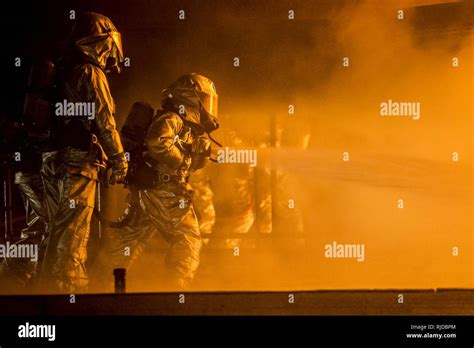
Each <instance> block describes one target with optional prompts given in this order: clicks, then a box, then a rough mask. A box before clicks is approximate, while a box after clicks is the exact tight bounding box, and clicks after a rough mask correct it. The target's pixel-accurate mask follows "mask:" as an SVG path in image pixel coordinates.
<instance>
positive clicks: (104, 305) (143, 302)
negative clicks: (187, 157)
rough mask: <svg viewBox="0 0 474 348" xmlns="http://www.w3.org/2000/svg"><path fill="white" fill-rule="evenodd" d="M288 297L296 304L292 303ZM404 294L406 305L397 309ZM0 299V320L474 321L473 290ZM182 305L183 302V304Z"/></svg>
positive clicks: (150, 294)
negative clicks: (422, 317) (387, 318)
mask: <svg viewBox="0 0 474 348" xmlns="http://www.w3.org/2000/svg"><path fill="white" fill-rule="evenodd" d="M290 294H293V295H294V303H289V296H290ZM399 294H403V297H404V299H403V300H404V303H402V304H401V303H398V300H399ZM184 296H185V297H184V300H185V301H184V302H185V303H180V302H179V300H180V294H178V293H141V294H139V293H137V294H124V295H115V294H103V295H77V296H76V299H75V300H76V303H74V304H71V303H70V301H69V300H70V298H69V295H64V296H60V295H49V296H29V295H28V296H0V316H10V315H13V316H16V315H18V316H24V315H31V316H34V315H61V316H62V315H474V290H473V289H440V290H437V291H434V290H397V289H395V290H381V291H376V290H356V291H350V290H346V291H304V292H292V293H291V292H238V293H236V292H218V293H203V292H200V293H186V294H184ZM181 299H182V298H181Z"/></svg>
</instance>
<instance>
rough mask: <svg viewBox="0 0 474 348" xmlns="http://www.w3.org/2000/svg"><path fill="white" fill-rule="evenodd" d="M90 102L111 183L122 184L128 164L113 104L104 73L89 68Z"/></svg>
mask: <svg viewBox="0 0 474 348" xmlns="http://www.w3.org/2000/svg"><path fill="white" fill-rule="evenodd" d="M87 77H88V78H89V79H90V81H87V82H88V83H86V84H85V85H84V86H88V87H86V88H88V89H89V90H88V94H89V97H90V100H92V101H93V102H94V105H95V124H96V126H97V130H98V134H97V137H98V138H99V142H100V144H101V145H102V147H103V149H104V151H105V154H106V155H107V157H108V158H109V161H110V162H111V165H112V171H113V172H112V178H111V183H112V184H113V183H115V182H117V183H119V182H122V181H123V179H124V178H125V175H126V174H127V168H128V163H127V161H126V159H125V154H124V151H123V146H122V142H121V140H120V136H119V133H118V131H117V128H116V124H115V118H114V114H115V104H114V101H113V99H112V95H111V94H110V89H109V84H108V82H107V78H106V77H105V74H104V72H103V71H102V70H101V69H99V68H98V67H95V66H91V70H90V74H86V78H87Z"/></svg>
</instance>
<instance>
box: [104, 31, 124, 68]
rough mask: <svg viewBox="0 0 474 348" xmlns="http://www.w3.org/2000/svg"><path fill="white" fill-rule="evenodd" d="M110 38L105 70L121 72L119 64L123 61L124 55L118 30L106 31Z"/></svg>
mask: <svg viewBox="0 0 474 348" xmlns="http://www.w3.org/2000/svg"><path fill="white" fill-rule="evenodd" d="M107 34H108V35H109V37H110V38H111V41H112V43H111V46H112V47H111V48H110V54H109V56H108V57H107V61H106V66H105V70H106V71H107V72H115V73H120V72H121V70H122V69H121V66H120V65H121V64H122V63H123V60H124V56H123V50H122V37H121V35H120V33H119V32H118V31H111V32H108V33H107Z"/></svg>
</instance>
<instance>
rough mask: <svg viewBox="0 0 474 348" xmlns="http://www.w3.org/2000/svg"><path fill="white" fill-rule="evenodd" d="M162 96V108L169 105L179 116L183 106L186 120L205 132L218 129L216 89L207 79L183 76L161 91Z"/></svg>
mask: <svg viewBox="0 0 474 348" xmlns="http://www.w3.org/2000/svg"><path fill="white" fill-rule="evenodd" d="M162 96H163V99H162V101H161V104H162V106H164V105H167V104H170V105H172V106H173V107H174V108H175V109H178V110H180V111H179V113H180V114H181V110H182V107H183V106H184V107H185V109H184V110H183V111H185V113H186V120H187V121H189V122H191V123H195V124H197V125H199V126H200V127H201V128H203V129H204V130H205V131H206V132H211V131H213V130H216V129H217V128H218V127H219V123H218V120H217V113H218V96H217V92H216V87H215V85H214V83H213V82H212V81H211V80H209V79H208V78H207V77H205V76H202V75H199V74H195V73H191V74H186V75H183V76H181V77H180V78H179V79H178V80H176V81H175V82H174V83H173V84H172V85H171V86H170V87H168V88H167V89H165V90H163V92H162Z"/></svg>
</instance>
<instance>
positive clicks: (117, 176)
mask: <svg viewBox="0 0 474 348" xmlns="http://www.w3.org/2000/svg"><path fill="white" fill-rule="evenodd" d="M109 162H110V164H111V167H112V175H111V176H110V179H109V184H111V185H113V184H121V183H123V182H124V180H125V177H126V176H127V170H128V162H127V160H126V158H125V153H124V152H121V153H118V154H116V155H114V156H113V157H111V158H109Z"/></svg>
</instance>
